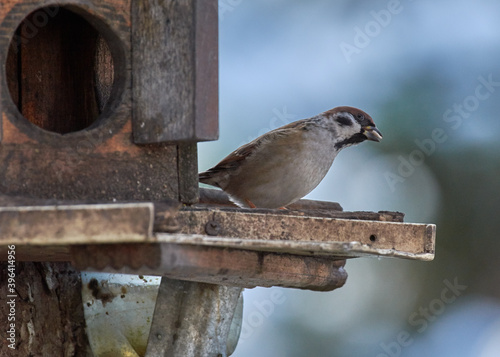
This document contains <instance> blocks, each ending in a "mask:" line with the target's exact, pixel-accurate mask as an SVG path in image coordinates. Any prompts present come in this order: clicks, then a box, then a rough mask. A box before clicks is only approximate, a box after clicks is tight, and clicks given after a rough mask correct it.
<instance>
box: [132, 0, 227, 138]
mask: <svg viewBox="0 0 500 357" xmlns="http://www.w3.org/2000/svg"><path fill="white" fill-rule="evenodd" d="M217 19H218V16H217V1H216V0H178V1H174V0H160V1H153V0H144V1H133V2H132V49H133V50H132V55H133V59H132V78H133V103H134V107H133V133H134V140H135V142H136V143H139V144H147V143H159V142H180V141H189V142H197V141H203V140H215V139H217V138H218V20H217Z"/></svg>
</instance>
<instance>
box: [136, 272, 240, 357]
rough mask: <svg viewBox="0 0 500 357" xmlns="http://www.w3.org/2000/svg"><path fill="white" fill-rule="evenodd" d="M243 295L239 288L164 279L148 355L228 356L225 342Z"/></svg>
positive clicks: (155, 313)
mask: <svg viewBox="0 0 500 357" xmlns="http://www.w3.org/2000/svg"><path fill="white" fill-rule="evenodd" d="M240 294H241V289H240V288H237V287H227V286H221V285H211V284H202V283H194V282H188V281H180V280H173V279H168V278H165V277H163V278H162V279H161V284H160V288H159V291H158V297H157V299H156V306H155V311H154V315H153V322H152V325H151V332H150V334H149V339H148V347H147V351H146V355H145V356H146V357H160V356H165V357H166V356H186V357H191V356H192V357H195V356H207V357H223V356H228V353H227V347H226V340H227V337H228V335H229V330H230V327H231V321H232V319H233V314H234V311H235V308H236V305H237V303H238V299H239V297H240ZM193 306H196V308H193Z"/></svg>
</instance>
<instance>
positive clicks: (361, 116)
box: [357, 113, 365, 121]
mask: <svg viewBox="0 0 500 357" xmlns="http://www.w3.org/2000/svg"><path fill="white" fill-rule="evenodd" d="M357 117H358V119H359V120H360V121H361V120H363V119H364V118H365V116H364V115H363V114H361V113H359V114H358V115H357Z"/></svg>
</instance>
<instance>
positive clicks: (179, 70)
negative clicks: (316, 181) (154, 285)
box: [0, 0, 435, 356]
mask: <svg viewBox="0 0 500 357" xmlns="http://www.w3.org/2000/svg"><path fill="white" fill-rule="evenodd" d="M217 10H218V3H217V1H216V0H176V1H174V0H160V1H153V0H144V1H143V0H141V1H133V0H119V1H118V0H58V1H54V0H44V1H28V0H7V1H2V3H1V5H0V64H1V69H0V114H1V115H0V248H1V249H0V256H1V259H0V260H1V261H4V262H5V263H2V270H1V271H0V274H1V277H2V279H1V280H0V285H1V286H2V291H8V296H9V299H11V300H12V301H13V304H14V308H13V309H14V310H12V307H11V306H6V305H5V304H2V306H0V313H1V314H2V315H4V314H7V315H8V314H9V313H10V312H12V311H14V314H15V319H14V322H13V323H14V325H13V327H12V329H13V332H12V333H11V335H9V337H10V338H11V339H12V340H8V344H7V345H6V344H3V345H2V346H1V347H0V351H1V354H2V355H6V354H7V355H9V353H10V352H11V349H16V350H18V352H24V353H25V354H32V355H37V354H47V355H49V354H50V355H62V354H67V353H68V351H73V352H74V354H75V355H78V356H79V355H82V356H83V355H85V356H86V355H87V353H91V352H90V351H91V350H92V353H94V354H95V355H96V356H100V355H104V354H103V352H99V351H96V350H95V346H94V345H92V341H90V343H89V336H90V335H91V334H90V333H89V331H85V326H86V324H85V321H84V317H83V316H84V315H83V308H82V298H81V290H82V287H81V279H80V271H83V270H85V271H103V272H113V273H127V274H135V275H140V276H142V275H144V274H150V275H156V276H161V277H163V278H162V283H161V285H160V288H159V292H158V297H157V300H156V307H155V312H154V315H153V318H152V323H151V328H150V332H149V331H148V334H149V339H147V340H146V342H147V343H145V344H144V345H143V346H142V347H141V348H137V351H142V352H137V353H138V355H147V356H160V355H161V356H181V355H182V356H198V355H203V356H225V355H228V354H229V353H230V352H228V350H227V349H226V340H227V337H228V335H229V330H230V326H231V322H232V321H233V314H234V311H235V308H236V306H237V305H238V301H239V297H240V293H241V289H242V288H244V287H255V286H283V287H289V288H301V289H310V290H333V289H335V288H339V287H341V286H342V285H343V284H344V282H345V279H346V278H347V274H346V272H345V270H344V264H345V259H347V258H352V257H360V256H365V255H377V256H393V257H402V258H409V259H420V260H430V259H432V258H433V256H434V239H435V227H434V226H433V225H427V224H409V223H404V222H403V216H402V215H401V214H398V213H393V212H377V213H375V212H343V211H342V210H341V208H340V206H339V205H338V204H335V203H328V202H315V201H307V200H302V201H300V202H299V203H297V204H295V205H294V206H291V207H290V209H289V210H287V211H279V210H278V211H276V210H264V209H261V210H257V209H256V210H246V209H239V208H236V207H234V206H231V204H230V203H229V202H228V201H227V198H226V197H225V196H224V195H223V194H222V193H221V192H217V191H216V192H214V191H211V190H201V191H200V190H199V188H198V180H197V151H196V145H197V144H196V143H197V142H199V141H205V140H216V139H217V138H218V20H217V16H218V14H217ZM200 196H201V197H200ZM3 288H6V289H8V290H4V289H3ZM84 288H85V289H87V290H89V291H90V292H91V293H92V294H93V298H94V299H95V301H99V303H102V304H103V306H105V305H106V303H111V301H113V299H119V298H118V297H117V296H116V294H112V293H106V292H103V291H104V290H105V289H104V285H103V283H102V282H92V283H91V282H89V283H88V286H84ZM126 294H127V293H126V292H125V291H123V293H122V294H121V297H122V298H125V296H126ZM9 301H10V300H9ZM9 309H10V310H9ZM49 325H50V326H51V327H52V329H53V334H52V333H51V332H47V333H43V334H42V333H40V331H43V330H44V329H46V326H49ZM233 325H234V323H233ZM236 325H237V324H236ZM9 328H10V327H9ZM33 331H36V333H34V332H33ZM53 335H54V336H59V337H58V338H53V337H51V336H53ZM193 336H195V337H193ZM12 341H13V342H12ZM91 345H92V346H93V347H90V346H91ZM107 345H109V346H111V345H113V341H109V343H107ZM108 355H112V354H108Z"/></svg>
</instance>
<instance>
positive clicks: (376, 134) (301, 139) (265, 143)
mask: <svg viewBox="0 0 500 357" xmlns="http://www.w3.org/2000/svg"><path fill="white" fill-rule="evenodd" d="M381 139H382V134H381V133H380V131H379V130H378V129H377V128H376V126H375V123H374V122H373V119H372V118H371V117H370V116H369V115H368V114H367V113H365V112H364V111H362V110H360V109H356V108H353V107H346V106H342V107H336V108H333V109H330V110H327V111H326V112H324V113H321V114H318V115H316V116H313V117H311V118H308V119H302V120H298V121H295V122H292V123H290V124H287V125H285V126H282V127H280V128H277V129H274V130H272V131H270V132H267V133H265V134H263V135H262V136H260V137H258V138H257V139H255V140H253V141H251V142H249V143H248V144H245V145H243V146H241V147H239V148H238V149H236V150H235V151H233V152H232V153H231V154H229V155H228V156H227V157H226V158H224V159H223V160H222V161H221V162H219V163H218V164H217V165H215V166H214V167H212V168H211V169H209V170H207V171H204V172H201V173H199V181H200V182H202V183H205V184H208V185H212V186H215V187H219V188H221V189H222V190H223V191H224V192H226V193H227V194H228V196H229V198H230V199H231V201H233V202H234V203H235V204H236V205H238V206H240V207H250V208H284V207H286V206H287V205H289V204H291V203H293V202H295V201H297V200H299V199H301V198H302V197H304V196H305V195H307V194H308V193H309V192H311V191H312V190H313V189H314V188H315V187H316V186H318V184H319V183H320V182H321V180H323V178H324V177H325V175H326V173H327V172H328V171H329V169H330V167H331V166H332V164H333V160H334V159H335V157H336V156H337V154H338V153H339V152H340V150H342V149H344V148H346V147H348V146H352V145H356V144H359V143H361V142H363V141H365V140H371V141H377V142H378V141H380V140H381Z"/></svg>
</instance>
